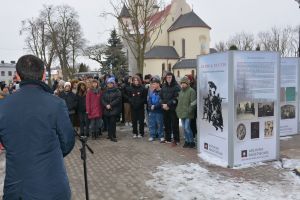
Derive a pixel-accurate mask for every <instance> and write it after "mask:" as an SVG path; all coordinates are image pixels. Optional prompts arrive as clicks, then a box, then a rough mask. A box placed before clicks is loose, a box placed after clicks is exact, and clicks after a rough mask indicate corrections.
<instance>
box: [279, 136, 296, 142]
mask: <svg viewBox="0 0 300 200" xmlns="http://www.w3.org/2000/svg"><path fill="white" fill-rule="evenodd" d="M290 139H293V137H291V136H284V137H280V140H282V141H286V140H290Z"/></svg>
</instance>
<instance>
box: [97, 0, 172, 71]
mask: <svg viewBox="0 0 300 200" xmlns="http://www.w3.org/2000/svg"><path fill="white" fill-rule="evenodd" d="M110 3H111V5H112V8H113V12H104V13H102V16H107V15H110V16H113V17H114V18H116V19H117V21H118V23H119V26H120V31H121V33H120V36H121V38H122V39H123V40H125V43H126V44H127V45H128V46H129V48H130V51H131V52H132V53H133V55H134V58H135V59H136V61H137V67H138V71H139V73H143V66H144V55H145V52H146V49H147V48H151V47H152V46H153V44H154V43H155V41H156V40H157V39H158V36H159V34H160V32H161V27H162V25H163V24H164V22H165V18H164V17H163V19H160V21H159V23H155V20H157V18H155V16H156V14H157V13H158V12H161V13H162V15H161V16H165V15H163V13H164V12H165V11H164V10H163V11H159V10H158V9H157V7H158V4H159V5H161V4H162V1H161V2H159V3H157V0H110ZM122 6H123V7H125V8H126V9H127V10H128V16H126V18H123V17H120V14H121V10H122ZM165 17H166V16H165Z"/></svg>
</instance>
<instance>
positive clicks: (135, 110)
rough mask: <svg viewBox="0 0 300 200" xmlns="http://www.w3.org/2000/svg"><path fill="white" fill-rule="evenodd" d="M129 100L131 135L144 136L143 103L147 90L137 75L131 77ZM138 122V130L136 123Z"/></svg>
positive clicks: (145, 101) (144, 102) (135, 136)
mask: <svg viewBox="0 0 300 200" xmlns="http://www.w3.org/2000/svg"><path fill="white" fill-rule="evenodd" d="M129 102H130V105H131V116H132V117H131V119H132V128H133V137H134V138H137V137H138V138H141V137H144V120H145V110H144V105H145V104H147V91H146V89H145V87H144V86H143V85H142V81H141V79H140V77H139V76H133V77H132V84H131V87H130V90H129ZM138 122H139V132H138V128H137V124H138Z"/></svg>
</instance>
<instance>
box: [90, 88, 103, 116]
mask: <svg viewBox="0 0 300 200" xmlns="http://www.w3.org/2000/svg"><path fill="white" fill-rule="evenodd" d="M101 97H102V93H101V92H100V90H99V92H98V93H94V92H93V90H88V92H87V94H86V112H87V113H88V118H89V119H94V118H98V117H100V118H101V117H102V104H101Z"/></svg>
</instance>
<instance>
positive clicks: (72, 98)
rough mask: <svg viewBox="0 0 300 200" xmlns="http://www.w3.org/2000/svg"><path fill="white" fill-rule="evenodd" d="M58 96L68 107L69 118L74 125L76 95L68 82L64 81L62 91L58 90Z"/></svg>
mask: <svg viewBox="0 0 300 200" xmlns="http://www.w3.org/2000/svg"><path fill="white" fill-rule="evenodd" d="M58 96H59V97H60V98H62V99H64V100H65V102H66V104H67V107H68V111H69V117H70V120H71V122H72V123H73V126H74V122H75V119H74V117H75V112H76V108H77V101H76V95H75V94H74V93H73V92H72V88H71V83H70V82H66V83H65V84H64V91H63V92H60V93H59V94H58Z"/></svg>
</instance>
